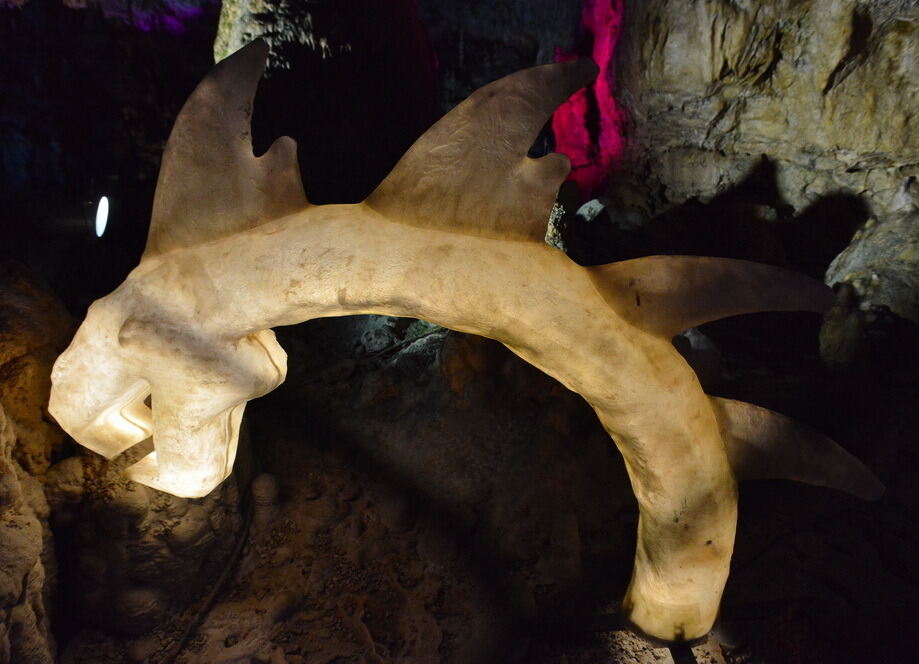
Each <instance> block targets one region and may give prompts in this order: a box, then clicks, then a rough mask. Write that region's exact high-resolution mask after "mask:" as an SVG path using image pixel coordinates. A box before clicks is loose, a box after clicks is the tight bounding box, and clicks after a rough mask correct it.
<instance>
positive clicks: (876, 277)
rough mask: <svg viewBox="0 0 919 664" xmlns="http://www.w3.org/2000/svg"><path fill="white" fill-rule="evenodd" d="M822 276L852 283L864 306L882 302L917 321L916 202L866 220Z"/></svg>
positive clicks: (918, 257)
mask: <svg viewBox="0 0 919 664" xmlns="http://www.w3.org/2000/svg"><path fill="white" fill-rule="evenodd" d="M910 184H911V183H910V182H909V181H908V182H907V183H906V187H904V190H906V189H907V188H908V187H909V185H910ZM914 188H915V187H914ZM904 194H905V191H904ZM826 280H827V283H828V284H831V285H833V284H837V283H848V284H851V285H852V287H853V288H854V289H855V292H856V293H857V295H858V299H859V303H860V305H861V307H862V308H864V309H868V308H871V307H878V306H885V307H887V308H889V309H890V310H891V311H893V312H894V313H895V314H897V315H899V316H902V317H903V318H908V319H911V320H913V321H916V322H919V207H917V206H916V204H915V203H914V202H913V201H912V200H909V201H908V202H905V204H904V205H903V206H902V208H901V209H900V210H897V211H893V212H891V213H889V214H888V215H887V216H886V217H883V218H881V219H875V218H874V217H872V218H871V219H869V220H868V221H867V222H865V224H864V226H863V227H862V228H861V229H859V230H858V231H856V233H855V236H854V237H853V238H852V243H851V244H850V245H849V246H848V247H847V248H846V250H845V251H843V252H842V253H841V254H839V256H837V257H836V259H835V260H834V261H833V262H832V263H831V264H830V267H829V269H828V270H827V274H826Z"/></svg>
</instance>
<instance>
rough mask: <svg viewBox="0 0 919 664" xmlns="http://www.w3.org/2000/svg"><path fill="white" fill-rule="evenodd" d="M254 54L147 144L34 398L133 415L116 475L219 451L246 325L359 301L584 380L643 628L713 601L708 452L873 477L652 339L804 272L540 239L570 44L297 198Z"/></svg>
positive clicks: (190, 490) (223, 455)
mask: <svg viewBox="0 0 919 664" xmlns="http://www.w3.org/2000/svg"><path fill="white" fill-rule="evenodd" d="M264 58H265V48H264V46H263V45H262V44H260V43H256V44H253V45H250V46H249V47H247V48H245V49H243V50H241V51H240V52H238V53H237V54H235V55H234V56H231V57H230V58H228V59H227V60H225V61H223V62H222V63H220V64H219V65H218V66H217V67H215V69H214V71H213V72H212V73H211V74H210V75H209V76H208V77H207V78H206V79H205V80H204V81H203V82H202V83H201V85H200V86H199V87H198V88H197V89H196V90H195V92H194V93H193V95H192V97H191V98H190V99H189V101H188V102H187V104H186V105H185V107H184V108H183V110H182V112H181V113H180V116H179V118H178V119H177V121H176V126H175V129H174V130H173V133H172V136H171V137H170V140H169V143H168V144H167V147H166V152H165V154H164V157H163V165H162V167H161V172H160V179H159V182H158V187H157V193H156V199H155V203H154V214H153V220H152V223H151V230H150V239H149V241H148V245H147V250H146V252H145V254H144V256H143V259H142V260H141V262H140V264H139V265H138V267H137V268H136V269H135V270H134V271H133V272H131V274H130V275H129V276H128V278H127V279H126V280H125V282H124V283H123V284H122V285H121V286H120V287H119V288H118V289H117V290H115V291H114V292H113V293H111V294H110V295H108V296H106V297H104V298H102V299H101V300H99V301H97V302H95V303H94V304H93V305H92V307H90V309H89V311H88V312H87V316H86V320H85V321H84V323H83V325H82V326H81V327H80V329H79V331H78V333H77V335H76V337H75V338H74V340H73V342H72V344H71V346H70V347H69V348H68V349H67V351H66V352H65V353H64V354H63V355H62V356H61V357H60V358H59V359H58V361H57V363H56V365H55V368H54V373H53V376H52V380H53V388H52V394H51V403H50V406H49V409H50V411H51V413H52V414H53V415H54V417H55V418H56V419H57V420H58V421H59V422H60V423H61V425H62V426H63V427H64V428H65V429H66V430H67V431H68V432H69V433H70V434H71V435H73V437H74V438H75V439H76V440H78V441H79V442H80V443H82V444H83V445H85V446H86V447H88V448H90V449H92V450H95V451H96V452H98V453H100V454H102V455H104V456H106V457H113V456H115V455H117V454H119V453H121V452H122V451H124V450H125V449H127V448H128V447H130V446H132V445H134V444H135V443H137V442H139V441H141V440H143V439H145V438H147V437H149V436H151V435H152V436H153V443H154V447H155V452H153V453H151V454H150V455H149V456H148V457H146V458H144V459H143V460H142V461H140V462H139V463H137V464H136V465H134V466H132V467H131V468H130V469H129V471H128V474H129V476H130V477H132V478H133V479H135V480H136V481H138V482H141V483H144V484H146V485H148V486H151V487H154V488H157V489H161V490H164V491H169V492H171V493H174V494H176V495H179V496H188V497H193V496H202V495H205V494H207V493H208V492H210V491H211V490H212V489H213V488H214V487H215V486H216V485H217V484H218V483H220V482H221V481H222V480H223V479H225V478H226V477H227V476H228V475H229V473H230V472H231V470H232V464H233V459H234V456H235V452H236V442H237V438H238V432H239V422H240V419H241V417H242V411H243V408H244V406H245V404H246V402H247V401H248V400H250V399H252V398H254V397H257V396H260V395H262V394H265V393H267V392H269V391H270V390H272V389H274V388H275V387H276V386H277V385H279V384H280V383H281V382H282V381H283V380H284V376H285V373H286V356H285V354H284V351H283V350H282V349H281V348H280V347H279V346H278V345H277V343H276V341H275V339H274V335H273V333H272V332H271V331H270V330H269V329H268V328H271V327H274V326H278V325H289V324H293V323H298V322H301V321H304V320H308V319H312V318H320V317H325V316H339V315H342V314H358V313H377V314H389V315H395V316H412V317H417V318H423V319H425V320H429V321H432V322H435V323H438V324H440V325H443V326H445V327H449V328H451V329H454V330H460V331H463V332H469V333H473V334H479V335H483V336H487V337H491V338H493V339H497V340H499V341H501V342H502V343H504V344H505V345H506V346H507V347H508V348H510V349H511V350H512V351H513V352H515V353H516V354H517V355H519V356H520V357H522V358H523V359H525V360H526V361H528V362H530V363H531V364H533V365H535V366H537V367H539V368H540V369H542V370H543V371H545V372H546V373H548V374H550V375H552V376H554V377H555V378H557V379H558V380H559V381H561V382H562V383H563V384H564V385H566V386H567V387H568V388H570V389H572V390H574V391H576V392H578V393H580V394H581V395H583V397H584V398H585V399H586V400H587V401H588V402H589V403H590V404H591V405H592V406H593V408H594V409H595V410H596V412H597V415H598V416H599V418H600V420H601V422H602V423H603V425H604V427H606V429H607V431H609V433H610V435H611V436H612V437H613V439H614V440H615V442H616V445H617V446H618V448H619V450H620V451H621V452H622V455H623V457H624V458H625V462H626V466H627V469H628V472H629V476H630V478H631V481H632V486H633V489H634V491H635V495H636V496H637V498H638V503H639V506H640V520H639V533H638V546H637V551H636V558H635V571H634V574H633V577H632V582H631V584H630V586H629V589H628V591H627V594H626V597H625V600H624V608H625V610H626V612H627V614H628V616H629V618H630V619H631V620H632V621H633V622H634V623H635V624H636V625H637V626H638V627H639V628H640V629H642V630H644V631H645V632H646V633H648V634H651V635H653V636H655V637H658V638H662V639H679V638H695V637H699V636H702V635H704V634H705V633H706V632H707V631H708V630H709V629H710V628H711V626H712V624H713V622H714V620H715V617H716V614H717V611H718V605H719V602H720V598H721V594H722V591H723V589H724V585H725V582H726V579H727V575H728V567H729V563H730V558H731V552H732V549H733V542H734V530H735V524H736V516H737V488H736V484H735V475H734V472H732V468H731V464H734V465H735V466H736V467H737V468H738V469H741V470H742V474H743V476H745V477H746V476H750V477H756V476H758V475H765V476H769V477H792V478H795V479H800V480H803V481H810V482H813V483H816V484H823V485H827V486H832V487H835V488H839V489H843V490H847V491H850V492H852V493H855V494H856V495H860V496H863V497H872V496H875V495H877V494H878V493H879V491H880V487H879V484H878V483H877V480H876V479H875V478H874V477H873V476H872V475H871V473H870V472H869V471H867V470H866V469H865V468H864V467H862V466H861V464H859V463H858V461H856V460H855V459H854V458H853V457H851V456H849V455H848V454H847V453H846V452H845V451H844V450H842V449H841V448H840V447H838V446H837V445H836V444H835V443H833V442H832V441H829V440H828V439H826V438H823V437H821V436H819V435H815V434H814V435H812V434H811V433H809V432H808V431H807V430H806V429H804V428H802V427H799V426H797V425H795V424H794V423H793V422H791V421H790V420H788V419H787V418H782V417H781V416H778V415H775V414H774V413H770V412H769V411H766V410H764V409H761V408H757V407H755V406H751V405H749V404H741V403H739V402H731V401H727V400H712V399H710V398H709V397H708V396H707V395H705V394H704V393H703V391H702V389H701V388H700V386H699V383H698V381H697V380H696V377H695V375H694V373H693V372H692V370H691V369H690V367H689V366H688V365H687V364H686V363H685V362H684V360H683V359H682V357H681V356H680V355H679V354H678V353H677V352H676V351H675V350H674V348H673V347H672V345H671V344H670V338H671V336H672V334H674V333H675V332H676V331H679V330H681V329H685V328H686V327H689V326H691V325H696V324H699V323H702V322H705V321H707V320H714V319H716V318H719V317H721V316H726V315H733V314H736V313H744V312H750V311H759V310H764V309H777V310H812V311H821V310H823V309H824V308H826V307H827V306H828V304H829V300H830V297H829V294H828V292H827V291H826V289H825V288H824V287H823V286H822V285H820V284H817V283H815V282H812V281H810V280H808V279H806V278H803V277H800V276H798V275H795V274H793V273H791V272H787V271H784V270H779V269H776V268H770V267H767V266H762V265H756V264H752V263H747V262H744V261H733V260H727V259H713V258H697V257H648V258H643V259H637V260H634V261H626V262H623V263H617V264H613V265H610V266H602V267H597V268H582V267H579V266H577V265H576V264H574V263H573V262H571V261H570V260H569V259H568V258H567V257H566V256H565V255H564V254H562V253H560V252H558V251H556V250H554V249H552V248H550V247H548V246H546V245H545V244H543V243H542V242H541V241H540V240H541V238H542V236H543V234H544V230H545V223H546V219H547V217H548V214H549V210H550V208H551V206H552V203H553V201H554V197H555V193H556V191H557V189H558V186H559V184H560V183H561V181H562V179H563V178H564V177H565V175H566V174H567V172H568V163H567V159H566V158H565V157H563V156H561V155H549V156H547V157H544V158H542V159H538V160H534V159H529V158H527V157H526V156H525V155H526V152H527V150H528V148H529V147H530V145H531V143H532V142H533V140H534V139H535V137H536V135H537V134H538V132H539V131H540V129H541V127H542V126H543V124H544V123H545V121H546V120H547V118H548V117H549V115H550V114H551V112H552V111H553V109H554V108H555V107H556V106H557V105H558V104H559V103H560V102H561V101H563V100H564V99H565V98H567V96H568V95H570V94H572V93H573V92H574V91H575V90H577V89H578V88H580V87H582V86H583V85H585V84H587V83H588V82H589V81H590V80H591V79H592V77H593V76H594V73H595V67H594V65H593V64H592V63H590V62H587V61H581V62H574V63H564V64H558V65H549V66H544V67H537V68H534V69H530V70H526V71H523V72H519V73H517V74H514V75H512V76H509V77H506V78H504V79H501V80H500V81H497V82H495V83H493V84H491V85H489V86H486V87H485V88H482V89H481V90H479V91H477V92H476V93H475V94H473V95H472V96H471V97H470V98H469V99H468V100H467V101H466V102H464V103H463V104H461V105H460V106H459V107H457V108H456V109H455V110H454V111H452V112H451V113H449V114H448V115H447V116H445V117H444V118H443V119H441V121H440V122H438V123H437V124H436V125H435V126H434V127H432V128H431V129H430V130H429V131H428V132H427V133H426V134H425V135H424V136H422V137H421V138H420V139H419V140H418V142H416V144H415V145H414V146H413V147H412V148H411V149H410V150H409V152H408V153H406V155H405V157H403V159H402V160H401V161H400V162H399V164H398V165H397V166H396V167H395V168H394V169H393V172H392V173H391V174H390V175H389V176H388V177H387V179H386V180H385V181H384V182H383V184H382V185H381V186H380V187H379V188H378V189H377V191H376V192H374V194H373V195H372V196H371V197H370V198H368V199H367V200H366V201H365V202H364V203H361V204H357V205H323V206H310V205H309V204H308V203H307V201H306V198H305V196H304V194H303V190H302V186H301V184H300V180H299V174H298V170H297V164H296V157H295V149H294V145H293V142H292V141H291V140H290V139H286V138H282V139H279V140H278V141H277V142H276V143H275V144H274V146H272V148H271V150H270V151H269V152H268V153H266V154H265V155H263V156H262V157H259V158H256V157H254V156H253V154H252V148H251V143H250V139H249V133H248V132H249V113H250V109H251V102H252V98H253V95H254V93H255V86H256V83H257V81H258V78H259V76H260V74H261V70H262V67H263V63H264ZM148 396H150V397H151V399H152V402H151V403H152V411H151V409H150V408H148V407H147V406H146V405H145V399H146V398H147V397H148ZM762 468H764V470H762V471H760V470H759V469H762Z"/></svg>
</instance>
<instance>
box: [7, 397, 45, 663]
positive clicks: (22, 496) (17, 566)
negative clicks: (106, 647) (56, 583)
mask: <svg viewBox="0 0 919 664" xmlns="http://www.w3.org/2000/svg"><path fill="white" fill-rule="evenodd" d="M16 441H17V434H16V431H15V425H14V424H13V423H12V422H11V421H10V419H9V418H7V416H6V413H5V412H4V409H3V406H2V404H0V625H2V627H0V663H2V664H11V663H18V662H29V663H30V664H31V663H33V662H34V664H52V662H53V661H54V651H55V648H54V641H53V639H52V638H51V633H50V620H49V616H48V610H47V607H48V606H49V603H48V602H47V600H48V591H49V588H50V584H48V580H47V579H46V565H47V566H48V567H50V568H51V569H52V570H53V564H50V563H52V556H53V548H52V546H51V539H50V535H49V532H48V528H47V519H48V504H47V503H46V502H45V497H44V494H43V493H42V489H41V485H39V484H38V482H37V481H36V480H35V479H33V478H32V477H31V476H29V475H28V474H26V473H25V472H23V470H22V468H21V467H20V466H19V464H18V463H17V462H16V460H15V458H14V452H13V451H14V449H15V447H16Z"/></svg>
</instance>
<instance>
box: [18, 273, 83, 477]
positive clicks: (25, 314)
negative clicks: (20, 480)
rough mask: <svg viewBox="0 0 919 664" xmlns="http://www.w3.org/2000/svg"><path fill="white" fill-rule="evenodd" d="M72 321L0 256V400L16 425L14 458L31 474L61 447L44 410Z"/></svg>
mask: <svg viewBox="0 0 919 664" xmlns="http://www.w3.org/2000/svg"><path fill="white" fill-rule="evenodd" d="M72 326H73V322H72V321H71V319H70V316H69V315H68V314H67V312H66V311H65V310H64V307H63V305H62V304H61V303H60V302H59V301H58V300H57V298H55V297H54V296H53V295H51V294H50V293H49V292H48V291H47V290H44V289H43V288H42V287H40V286H37V285H36V282H35V280H34V278H32V277H30V276H29V274H28V273H27V271H26V270H25V269H24V268H21V267H19V266H16V265H15V264H13V263H10V262H5V261H0V403H2V404H3V407H4V408H5V409H6V413H7V417H8V418H9V419H10V420H11V421H12V422H13V424H14V425H15V428H14V431H15V436H16V444H15V446H14V452H13V454H14V456H15V459H16V461H18V462H19V464H20V465H21V466H22V467H23V469H24V470H26V471H27V472H29V473H31V474H39V475H40V474H43V473H44V472H45V471H46V470H47V469H48V466H49V465H50V461H51V455H52V454H53V453H54V452H56V451H59V450H60V446H61V441H62V438H63V434H62V432H61V430H60V429H59V428H58V427H57V425H55V424H54V423H52V422H51V420H50V418H49V417H48V413H47V402H48V391H49V389H50V387H51V383H50V379H49V376H50V374H51V365H52V364H53V363H54V360H55V358H56V357H57V354H58V353H59V352H60V351H61V350H62V349H63V348H64V346H66V344H67V342H68V340H69V339H70V335H71V333H72Z"/></svg>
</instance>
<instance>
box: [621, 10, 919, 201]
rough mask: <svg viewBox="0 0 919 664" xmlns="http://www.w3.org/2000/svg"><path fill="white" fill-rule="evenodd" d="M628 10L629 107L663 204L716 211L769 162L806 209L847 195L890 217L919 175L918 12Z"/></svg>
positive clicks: (625, 74) (638, 158)
mask: <svg viewBox="0 0 919 664" xmlns="http://www.w3.org/2000/svg"><path fill="white" fill-rule="evenodd" d="M626 4H627V6H626V12H625V22H626V23H625V26H624V29H623V43H622V45H621V46H622V47H621V48H620V50H619V52H618V53H617V58H618V61H619V76H620V80H619V89H620V98H621V100H622V101H623V102H624V103H625V104H626V106H627V108H628V109H629V111H630V115H631V118H632V122H633V125H632V127H633V136H632V137H631V138H632V141H633V143H632V148H633V155H632V164H633V165H635V166H639V165H640V166H643V167H644V168H643V171H644V172H645V173H647V172H648V170H650V175H651V176H652V178H653V180H654V182H653V185H656V187H655V186H652V187H651V189H652V190H654V189H657V188H659V189H660V197H661V198H660V200H659V203H660V204H666V203H678V202H681V201H682V200H685V199H686V198H689V197H691V196H698V197H700V198H710V197H712V196H714V195H715V194H718V193H720V192H722V191H724V190H725V189H727V188H728V187H730V186H732V185H733V184H736V183H737V182H739V181H740V180H741V179H742V178H743V177H744V176H745V175H746V174H747V173H748V172H749V170H750V169H751V167H752V166H753V165H754V164H755V163H756V162H757V160H759V158H760V156H761V155H767V156H768V157H769V158H770V159H772V160H773V161H775V163H776V165H777V170H776V178H777V185H778V187H779V190H780V192H781V194H782V196H783V197H784V198H785V199H786V200H787V201H788V203H789V204H791V205H792V206H794V208H795V209H796V210H802V209H804V208H806V207H807V206H808V205H811V204H813V203H814V202H816V201H817V200H818V199H819V198H820V197H821V196H823V195H825V194H827V193H830V192H836V191H848V192H851V193H854V194H857V195H861V196H864V197H865V198H866V199H867V201H868V202H869V204H870V205H871V207H872V209H873V210H874V211H875V212H876V213H877V214H882V213H884V212H885V211H887V210H888V207H889V206H890V204H891V202H892V199H893V196H894V194H895V193H896V192H897V190H898V189H899V187H900V183H901V182H902V180H903V178H904V177H905V176H907V175H909V174H915V173H916V171H917V168H919V165H917V163H916V162H917V158H916V157H917V155H919V132H917V131H916V120H915V118H914V117H913V116H912V109H914V108H915V107H916V105H917V103H919V88H917V86H916V83H915V81H916V76H917V73H919V71H917V69H919V59H917V57H916V52H917V47H916V44H917V36H919V34H917V33H919V23H917V21H916V18H917V11H919V10H917V9H916V7H915V3H912V2H910V1H909V0H883V1H879V2H873V3H864V2H857V0H842V1H839V0H832V1H831V0H809V1H807V2H792V1H791V0H784V1H782V2H775V3H766V4H764V3H759V2H728V1H727V0H702V1H699V2H694V3H692V4H691V5H689V6H687V4H686V3H685V2H678V1H676V0H661V1H659V2H652V3H648V2H627V3H626ZM654 164H656V165H654ZM627 170H631V171H636V170H638V171H639V172H641V169H635V168H634V167H632V168H628V169H627Z"/></svg>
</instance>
